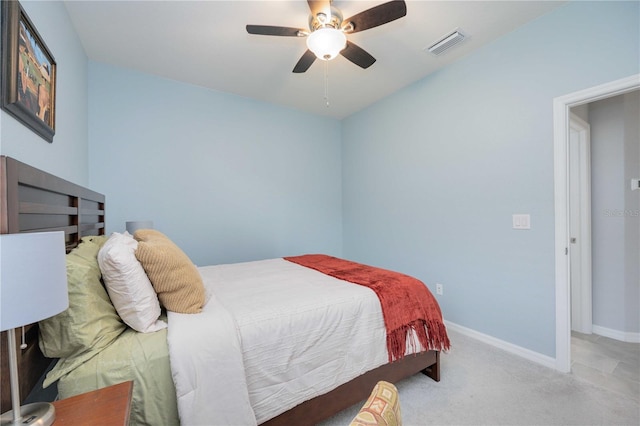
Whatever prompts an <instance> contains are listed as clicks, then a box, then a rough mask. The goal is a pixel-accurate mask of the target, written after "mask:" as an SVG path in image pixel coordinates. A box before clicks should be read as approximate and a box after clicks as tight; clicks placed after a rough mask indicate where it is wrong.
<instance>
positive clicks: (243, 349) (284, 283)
mask: <svg viewBox="0 0 640 426" xmlns="http://www.w3.org/2000/svg"><path fill="white" fill-rule="evenodd" d="M198 269H199V271H200V273H201V275H202V278H203V281H204V284H205V288H206V289H207V294H208V295H209V296H210V297H209V299H208V302H207V304H206V305H205V308H204V310H203V312H202V313H201V314H196V315H187V314H176V313H173V312H169V315H168V320H169V321H168V322H169V330H168V340H169V353H170V359H171V368H172V374H173V377H174V382H175V384H176V391H177V394H178V410H179V412H180V420H181V423H182V424H183V425H200V424H220V425H223V424H224V425H227V424H256V423H262V422H264V421H266V420H269V419H270V418H273V417H275V416H276V415H278V414H280V413H282V412H284V411H286V410H288V409H290V408H293V407H294V406H296V405H298V404H300V403H301V402H304V401H306V400H308V399H311V398H313V397H315V396H318V395H321V394H324V393H326V392H328V391H330V390H332V389H334V388H336V387H337V386H339V385H340V384H342V383H345V382H347V381H349V380H351V379H353V378H355V377H357V376H359V375H361V374H363V373H365V372H367V371H369V370H371V369H373V368H376V367H378V366H380V365H382V364H385V363H386V362H388V354H387V349H386V332H385V327H384V321H383V319H382V312H381V309H380V302H379V301H378V298H377V296H376V295H375V293H374V292H373V291H371V290H370V289H368V288H366V287H363V286H359V285H355V284H351V283H348V282H345V281H342V280H338V279H335V278H332V277H329V276H327V275H324V274H322V273H320V272H317V271H315V270H312V269H309V268H305V267H302V266H300V265H297V264H295V263H292V262H288V261H286V260H284V259H270V260H264V261H256V262H246V263H238V264H229V265H217V266H207V267H201V268H198Z"/></svg>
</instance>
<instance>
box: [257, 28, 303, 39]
mask: <svg viewBox="0 0 640 426" xmlns="http://www.w3.org/2000/svg"><path fill="white" fill-rule="evenodd" d="M301 31H302V32H303V33H304V30H301V29H299V28H289V27H274V26H272V25H247V32H248V33H249V34H258V35H270V36H285V37H298V36H299V35H300V32H301Z"/></svg>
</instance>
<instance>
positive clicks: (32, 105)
mask: <svg viewBox="0 0 640 426" xmlns="http://www.w3.org/2000/svg"><path fill="white" fill-rule="evenodd" d="M1 13H2V70H1V74H0V75H1V76H2V77H1V79H2V80H1V85H2V109H4V110H5V111H7V112H8V113H9V114H11V115H12V116H14V117H15V118H16V119H18V120H19V121H21V122H22V123H23V124H24V125H25V126H27V127H29V128H30V129H31V130H33V131H34V132H35V133H37V134H38V135H40V136H41V137H42V138H44V139H45V140H47V141H48V142H53V135H54V134H55V128H56V126H55V116H56V61H55V60H54V59H53V55H51V52H50V51H49V49H48V48H47V45H46V44H45V43H44V41H43V40H42V38H41V37H40V34H38V30H36V27H35V26H34V25H33V23H32V22H31V20H30V19H29V17H28V16H27V14H26V13H25V11H24V9H23V8H22V6H21V5H20V3H19V2H18V1H16V0H3V1H2V9H1Z"/></svg>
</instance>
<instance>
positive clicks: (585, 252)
mask: <svg viewBox="0 0 640 426" xmlns="http://www.w3.org/2000/svg"><path fill="white" fill-rule="evenodd" d="M590 151H591V142H590V128H589V124H588V123H586V122H585V121H584V120H582V119H580V118H579V117H578V116H576V115H574V114H571V118H570V120H569V230H570V248H569V253H570V259H569V265H570V267H569V271H570V272H569V273H570V278H571V329H572V330H575V331H577V332H580V333H585V334H591V332H592V326H593V322H592V302H591V155H590V154H591V152H590Z"/></svg>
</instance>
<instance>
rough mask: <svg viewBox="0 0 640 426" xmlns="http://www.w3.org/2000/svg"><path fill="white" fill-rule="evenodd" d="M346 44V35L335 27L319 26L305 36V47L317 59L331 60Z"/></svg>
mask: <svg viewBox="0 0 640 426" xmlns="http://www.w3.org/2000/svg"><path fill="white" fill-rule="evenodd" d="M346 46H347V36H346V35H345V34H344V33H343V32H342V31H340V30H337V29H335V28H329V27H326V28H319V29H317V30H315V31H314V32H312V33H311V34H309V36H308V37H307V47H308V48H309V50H311V51H312V52H313V53H314V54H315V55H316V57H317V58H318V59H322V60H324V61H328V60H331V59H333V58H335V57H336V56H338V54H339V53H340V51H341V50H342V49H344V48H345V47H346Z"/></svg>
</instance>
